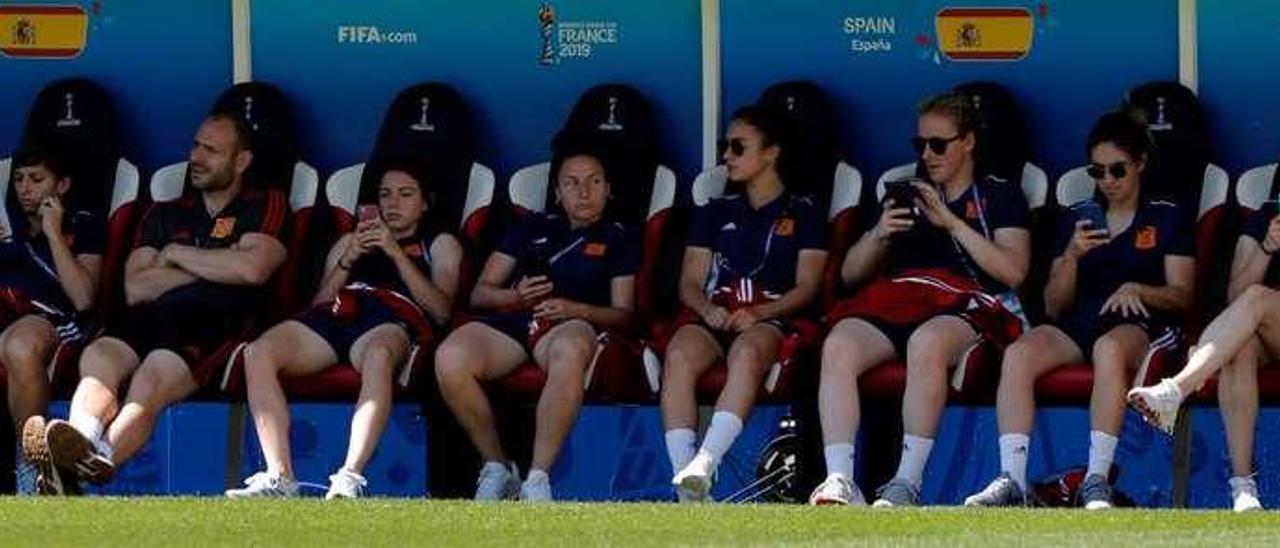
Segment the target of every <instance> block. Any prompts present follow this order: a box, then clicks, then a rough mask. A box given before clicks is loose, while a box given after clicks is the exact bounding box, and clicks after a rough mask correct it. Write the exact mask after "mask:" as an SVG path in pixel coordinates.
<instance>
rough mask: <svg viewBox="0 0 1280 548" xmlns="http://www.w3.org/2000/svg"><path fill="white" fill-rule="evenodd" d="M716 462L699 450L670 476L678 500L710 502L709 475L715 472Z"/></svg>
mask: <svg viewBox="0 0 1280 548" xmlns="http://www.w3.org/2000/svg"><path fill="white" fill-rule="evenodd" d="M715 470H716V463H715V462H713V461H712V459H711V457H710V456H708V455H707V454H706V453H703V452H701V451H699V452H698V454H697V456H695V457H693V460H691V461H689V464H688V465H687V466H685V467H684V468H683V469H681V470H680V471H679V472H677V473H676V476H675V477H674V478H671V485H674V486H675V488H676V495H677V498H678V500H679V501H680V502H710V501H711V475H712V474H714V473H715Z"/></svg>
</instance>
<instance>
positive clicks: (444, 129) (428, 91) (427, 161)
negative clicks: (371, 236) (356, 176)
mask: <svg viewBox="0 0 1280 548" xmlns="http://www.w3.org/2000/svg"><path fill="white" fill-rule="evenodd" d="M474 124H475V123H474V121H473V119H472V112H471V108H470V107H469V106H468V105H467V103H466V101H465V100H464V99H463V97H462V95H461V94H460V93H458V91H457V90H455V89H454V88H452V87H450V86H449V85H447V84H442V83H438V82H427V83H421V84H416V85H413V86H409V87H407V88H405V89H403V90H401V91H400V92H399V93H398V94H396V96H395V98H394V99H393V100H392V101H391V104H390V105H389V106H388V107H387V111H386V114H385V115H384V116H383V119H382V126H381V127H380V128H379V129H378V137H377V140H376V142H375V143H374V147H373V151H372V152H371V153H370V155H369V159H368V162H367V164H366V168H365V170H364V173H363V175H362V176H361V180H360V192H359V202H360V203H372V202H374V201H375V200H376V197H377V195H378V183H379V181H380V179H381V177H382V175H383V173H384V172H385V171H386V170H387V168H388V166H403V167H410V168H411V170H412V171H414V172H415V173H418V174H421V175H422V176H424V177H426V178H427V179H428V180H427V181H425V182H426V184H427V185H429V186H430V187H431V189H432V192H433V193H434V194H435V195H436V200H437V207H436V209H435V213H436V214H437V215H438V216H439V220H440V222H441V225H442V226H449V227H454V226H458V223H459V222H460V221H461V216H462V212H463V209H464V208H465V201H466V196H467V186H468V184H469V181H470V176H471V165H472V164H473V163H474V162H475V160H476V145H475V130H474Z"/></svg>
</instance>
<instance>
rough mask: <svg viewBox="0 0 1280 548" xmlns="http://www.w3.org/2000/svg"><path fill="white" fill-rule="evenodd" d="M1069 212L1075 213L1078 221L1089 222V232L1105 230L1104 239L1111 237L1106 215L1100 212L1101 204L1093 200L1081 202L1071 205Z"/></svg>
mask: <svg viewBox="0 0 1280 548" xmlns="http://www.w3.org/2000/svg"><path fill="white" fill-rule="evenodd" d="M1071 210H1072V211H1075V212H1076V217H1077V218H1078V219H1080V220H1082V221H1088V222H1089V230H1106V231H1107V234H1106V237H1108V238H1110V237H1111V230H1110V228H1108V227H1107V213H1106V212H1105V211H1103V210H1102V204H1099V203H1098V202H1096V201H1094V200H1083V201H1080V202H1076V203H1075V204H1073V205H1072V206H1071Z"/></svg>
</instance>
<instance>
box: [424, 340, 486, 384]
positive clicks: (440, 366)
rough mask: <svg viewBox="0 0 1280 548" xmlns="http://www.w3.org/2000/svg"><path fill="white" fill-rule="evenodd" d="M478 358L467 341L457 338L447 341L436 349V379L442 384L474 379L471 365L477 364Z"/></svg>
mask: <svg viewBox="0 0 1280 548" xmlns="http://www.w3.org/2000/svg"><path fill="white" fill-rule="evenodd" d="M477 358H479V356H478V355H477V353H476V352H475V350H473V349H472V348H471V345H470V344H467V342H466V341H465V340H460V339H458V338H456V337H449V338H447V339H445V340H444V342H443V343H440V347H439V348H437V349H436V360H435V364H436V366H435V370H436V379H437V380H439V381H440V383H441V384H448V383H451V382H456V381H458V380H462V379H467V378H472V379H474V378H475V370H474V368H473V366H471V364H472V363H475V362H476V361H477Z"/></svg>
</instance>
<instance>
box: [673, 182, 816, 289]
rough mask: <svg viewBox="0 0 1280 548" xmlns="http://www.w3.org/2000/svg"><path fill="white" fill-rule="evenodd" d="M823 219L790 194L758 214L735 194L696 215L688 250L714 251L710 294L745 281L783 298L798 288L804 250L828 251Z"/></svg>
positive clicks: (707, 284) (802, 199) (708, 284)
mask: <svg viewBox="0 0 1280 548" xmlns="http://www.w3.org/2000/svg"><path fill="white" fill-rule="evenodd" d="M824 219H825V216H824V215H822V213H821V212H820V211H818V210H817V208H816V207H815V206H814V205H813V202H812V201H810V200H809V199H808V198H806V197H801V196H797V195H794V194H791V193H789V192H785V191H784V192H783V193H782V194H780V195H779V196H778V197H777V198H774V199H773V200H772V201H770V202H769V203H767V204H764V205H762V206H761V207H760V208H759V209H752V207H751V204H750V203H749V202H748V201H747V197H746V194H745V193H744V194H734V195H731V196H725V197H722V198H716V199H713V200H711V201H710V202H708V203H707V205H705V206H702V207H700V208H698V209H697V211H695V212H694V215H693V227H692V230H691V231H690V234H689V240H688V246H689V247H703V248H707V249H710V250H711V253H712V261H711V268H710V269H709V271H708V273H707V280H706V282H705V284H704V287H705V288H706V290H708V291H710V290H713V289H715V288H716V287H721V286H726V285H729V284H732V283H734V282H735V281H736V280H738V279H740V278H744V277H746V278H750V279H751V280H752V282H754V283H755V284H758V286H759V289H761V290H764V291H768V292H772V293H777V294H782V293H786V292H787V291H790V290H791V289H792V288H793V287H795V285H796V266H797V263H796V261H797V258H798V257H799V254H800V250H802V249H816V250H820V251H826V223H825V222H824Z"/></svg>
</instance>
